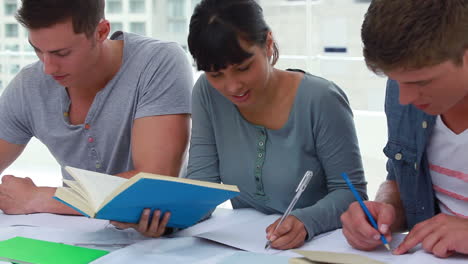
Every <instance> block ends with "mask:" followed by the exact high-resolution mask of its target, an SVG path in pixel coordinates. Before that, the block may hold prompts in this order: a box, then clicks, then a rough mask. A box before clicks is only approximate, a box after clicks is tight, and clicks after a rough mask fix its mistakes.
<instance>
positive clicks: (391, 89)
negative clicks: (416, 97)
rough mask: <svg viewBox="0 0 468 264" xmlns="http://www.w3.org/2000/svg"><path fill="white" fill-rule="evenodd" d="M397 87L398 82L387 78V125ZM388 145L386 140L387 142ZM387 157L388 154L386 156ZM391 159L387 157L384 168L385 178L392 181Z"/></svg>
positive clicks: (389, 125) (396, 94) (389, 120)
mask: <svg viewBox="0 0 468 264" xmlns="http://www.w3.org/2000/svg"><path fill="white" fill-rule="evenodd" d="M398 90H399V87H398V83H397V82H395V81H393V80H390V79H388V80H387V87H386V89H385V115H386V117H387V127H389V128H390V127H391V124H390V122H391V119H392V117H391V115H392V113H391V112H392V110H393V109H392V108H393V106H394V104H395V103H398V100H399V99H398V97H399V93H398ZM387 145H388V142H387ZM387 157H388V156H387ZM393 166H394V165H393V161H392V159H391V158H388V159H387V164H386V169H387V180H389V181H394V180H395V173H394V171H393Z"/></svg>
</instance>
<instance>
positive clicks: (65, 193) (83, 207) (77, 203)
mask: <svg viewBox="0 0 468 264" xmlns="http://www.w3.org/2000/svg"><path fill="white" fill-rule="evenodd" d="M55 196H57V197H60V199H62V200H67V201H73V207H74V209H75V210H80V211H81V213H84V214H86V216H93V215H94V210H93V208H91V207H90V205H89V203H88V201H87V200H85V199H84V198H83V197H82V196H81V195H80V194H79V193H78V192H77V191H75V190H73V189H72V188H68V187H60V188H57V190H56V191H55Z"/></svg>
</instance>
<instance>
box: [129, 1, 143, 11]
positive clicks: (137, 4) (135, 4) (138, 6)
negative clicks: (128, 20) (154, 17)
mask: <svg viewBox="0 0 468 264" xmlns="http://www.w3.org/2000/svg"><path fill="white" fill-rule="evenodd" d="M130 13H133V14H143V13H145V0H130Z"/></svg>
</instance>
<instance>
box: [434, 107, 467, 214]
mask: <svg viewBox="0 0 468 264" xmlns="http://www.w3.org/2000/svg"><path fill="white" fill-rule="evenodd" d="M427 155H428V159H429V168H430V173H431V178H432V186H433V188H434V191H435V195H436V198H437V201H438V203H439V207H440V209H441V211H442V212H443V213H446V214H450V215H456V216H460V217H464V218H468V129H467V130H465V131H463V132H462V133H460V134H458V135H457V134H455V133H454V132H453V131H452V130H450V129H449V128H448V127H447V126H446V125H445V124H444V122H443V121H442V118H441V117H440V116H438V117H437V120H436V123H435V126H434V130H433V132H432V135H431V138H430V142H429V144H428V148H427Z"/></svg>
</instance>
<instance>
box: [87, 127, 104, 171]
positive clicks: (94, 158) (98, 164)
mask: <svg viewBox="0 0 468 264" xmlns="http://www.w3.org/2000/svg"><path fill="white" fill-rule="evenodd" d="M84 129H85V133H86V134H87V136H88V146H89V147H88V149H89V150H90V152H91V155H90V156H91V159H92V162H94V167H95V168H96V170H97V171H99V169H101V167H102V163H101V161H100V160H99V157H98V155H97V151H96V138H95V137H93V135H92V133H91V125H90V124H89V123H86V124H85V125H84Z"/></svg>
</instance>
